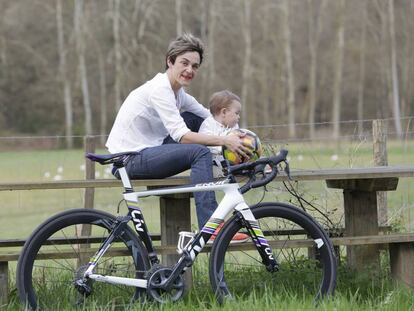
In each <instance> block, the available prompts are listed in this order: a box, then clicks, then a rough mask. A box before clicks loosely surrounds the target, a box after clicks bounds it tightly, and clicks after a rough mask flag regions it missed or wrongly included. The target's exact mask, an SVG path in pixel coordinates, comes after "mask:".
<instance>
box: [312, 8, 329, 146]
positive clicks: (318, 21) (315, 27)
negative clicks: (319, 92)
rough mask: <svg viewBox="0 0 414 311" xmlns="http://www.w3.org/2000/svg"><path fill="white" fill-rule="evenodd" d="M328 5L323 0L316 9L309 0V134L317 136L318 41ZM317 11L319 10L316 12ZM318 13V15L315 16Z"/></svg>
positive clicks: (313, 136)
mask: <svg viewBox="0 0 414 311" xmlns="http://www.w3.org/2000/svg"><path fill="white" fill-rule="evenodd" d="M325 5H326V0H322V2H321V4H320V6H319V8H316V9H314V5H313V1H312V0H308V23H309V24H308V25H309V29H308V36H309V37H308V42H309V54H310V62H309V103H308V104H309V116H308V122H309V136H310V138H311V139H314V138H315V121H316V118H315V113H316V111H315V110H316V83H317V75H316V74H317V56H318V43H319V36H320V33H321V27H322V26H321V25H322V13H323V11H324V8H325ZM315 11H316V12H317V13H316V14H315ZM315 15H316V16H315Z"/></svg>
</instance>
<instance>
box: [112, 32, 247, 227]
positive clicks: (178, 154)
mask: <svg viewBox="0 0 414 311" xmlns="http://www.w3.org/2000/svg"><path fill="white" fill-rule="evenodd" d="M203 52H204V50H203V45H202V43H201V41H200V40H199V39H198V38H196V37H194V36H193V35H190V34H184V35H182V36H180V37H178V38H177V39H176V40H174V41H173V42H171V43H170V45H169V47H168V51H167V54H166V58H165V61H166V71H165V72H164V73H158V74H157V75H156V76H155V77H154V78H153V79H152V80H150V81H148V82H146V83H145V84H143V85H142V86H140V87H138V88H137V89H135V90H134V91H132V92H131V93H130V94H129V95H128V97H127V98H126V99H125V101H124V103H123V104H122V106H121V108H120V110H119V112H118V115H117V117H116V119H115V123H114V125H113V127H112V130H111V132H110V134H109V137H108V140H107V142H106V147H107V148H108V150H109V152H111V153H118V152H126V151H137V152H138V153H137V154H135V155H133V156H131V157H130V158H129V160H128V163H127V164H126V170H127V172H128V174H129V177H130V178H132V179H149V178H165V177H169V176H172V175H176V174H178V173H181V172H183V171H185V170H188V169H191V174H190V178H191V182H192V183H194V184H198V183H206V182H211V181H213V173H212V157H211V153H210V150H209V149H208V148H207V147H206V146H226V147H227V148H229V149H230V150H232V151H234V152H237V153H240V154H242V155H244V156H246V153H247V154H248V152H249V151H248V149H247V148H246V147H245V146H244V145H243V143H242V141H241V139H240V137H237V136H215V135H206V134H201V133H197V131H198V128H199V127H200V124H201V122H202V121H203V119H205V118H206V117H208V116H210V112H209V111H208V110H207V109H206V108H204V107H203V106H202V105H201V104H200V103H198V102H197V100H196V99H195V98H194V97H192V96H190V95H189V94H187V93H186V92H185V90H184V87H186V86H189V85H190V84H191V82H192V81H193V79H194V78H195V77H196V75H197V72H198V69H199V67H200V65H201V63H202V61H203ZM183 111H185V113H183V115H181V114H180V112H183ZM183 117H184V118H183ZM194 199H195V203H196V210H197V217H198V224H199V227H200V228H202V226H203V225H204V224H205V223H206V222H207V220H208V219H209V217H210V216H211V214H212V213H213V212H214V210H215V209H216V207H217V202H216V198H215V194H214V192H196V193H194Z"/></svg>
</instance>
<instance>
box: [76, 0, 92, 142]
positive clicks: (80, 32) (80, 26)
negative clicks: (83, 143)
mask: <svg viewBox="0 0 414 311" xmlns="http://www.w3.org/2000/svg"><path fill="white" fill-rule="evenodd" d="M74 19H75V23H74V24H75V38H76V39H75V40H76V51H77V54H78V62H79V75H80V83H81V89H82V99H83V108H84V113H85V134H86V135H92V109H91V102H90V97H89V87H88V75H87V70H86V62H85V38H84V27H85V25H84V20H83V0H76V1H75V16H74Z"/></svg>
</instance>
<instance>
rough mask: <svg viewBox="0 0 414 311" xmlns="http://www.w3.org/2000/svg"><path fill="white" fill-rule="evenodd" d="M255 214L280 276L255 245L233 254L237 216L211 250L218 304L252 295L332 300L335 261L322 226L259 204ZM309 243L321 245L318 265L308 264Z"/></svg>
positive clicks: (284, 208) (289, 210)
mask: <svg viewBox="0 0 414 311" xmlns="http://www.w3.org/2000/svg"><path fill="white" fill-rule="evenodd" d="M251 210H252V213H253V214H254V216H255V218H256V219H257V221H258V222H259V224H260V227H261V229H262V231H263V232H264V235H265V238H266V239H267V241H268V242H269V244H270V245H271V247H272V250H273V256H274V258H275V259H276V260H277V261H278V263H279V271H277V272H273V273H272V272H268V271H267V270H266V268H265V266H264V264H263V263H262V262H261V257H260V255H259V252H258V251H257V249H256V248H255V246H254V244H253V242H250V243H249V245H243V247H244V248H245V249H246V248H248V247H249V248H250V250H238V251H237V250H234V249H235V248H236V249H237V246H232V248H233V250H232V249H231V248H230V249H229V245H230V241H231V239H232V237H233V236H234V235H235V234H236V233H237V232H238V231H239V230H240V229H242V225H241V221H240V220H239V219H238V217H237V216H236V215H234V216H233V217H232V218H230V219H229V221H228V222H227V223H226V224H225V225H224V226H223V228H222V229H221V230H220V232H219V234H218V236H217V238H216V241H215V243H214V244H213V247H212V250H211V256H210V263H209V274H210V283H211V286H212V289H213V291H214V293H215V295H216V297H217V299H218V300H219V302H224V301H225V300H226V299H227V298H230V299H233V298H237V297H241V296H246V295H249V294H252V293H254V295H264V294H266V295H268V294H269V293H273V294H276V295H277V294H278V293H279V294H280V293H287V294H292V295H294V296H295V297H306V296H309V295H311V296H312V297H314V298H316V299H319V298H321V297H323V296H326V295H331V294H333V292H334V289H335V285H336V269H337V258H336V256H335V253H334V250H333V246H332V243H331V241H330V240H329V238H328V236H327V235H326V233H325V231H324V230H323V229H322V228H321V227H320V225H319V224H318V223H317V222H316V221H315V220H314V219H313V218H312V217H311V216H310V215H308V214H307V213H305V212H304V211H302V210H299V209H298V208H296V207H294V206H292V205H289V204H284V203H261V204H258V205H256V206H253V207H252V208H251ZM241 232H243V230H241ZM309 239H313V240H314V241H315V240H316V239H321V240H317V242H318V245H321V243H320V242H321V241H322V243H323V244H322V246H320V248H317V247H313V248H312V250H314V251H315V256H313V257H314V259H309V258H308V257H309V256H308V255H309V254H308V252H309V251H308V252H307V248H303V244H304V240H307V242H308V244H309ZM288 240H289V241H288ZM286 241H288V242H286ZM289 243H290V246H289ZM305 243H306V242H305ZM301 244H302V245H301ZM295 245H297V248H296V247H295ZM284 246H285V247H286V248H284ZM288 246H289V248H287V247H288ZM239 249H240V247H239Z"/></svg>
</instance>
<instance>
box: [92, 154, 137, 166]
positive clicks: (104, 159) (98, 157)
mask: <svg viewBox="0 0 414 311" xmlns="http://www.w3.org/2000/svg"><path fill="white" fill-rule="evenodd" d="M137 153H138V152H135V151H128V152H120V153H112V154H96V153H90V152H88V153H86V155H85V156H86V157H87V158H88V159H89V160H91V161H94V162H98V163H99V164H102V165H106V164H112V163H114V164H115V163H123V162H124V161H125V160H126V159H127V158H128V156H130V155H133V154H137Z"/></svg>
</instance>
